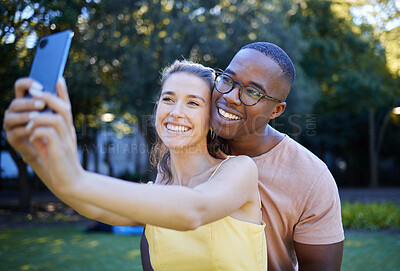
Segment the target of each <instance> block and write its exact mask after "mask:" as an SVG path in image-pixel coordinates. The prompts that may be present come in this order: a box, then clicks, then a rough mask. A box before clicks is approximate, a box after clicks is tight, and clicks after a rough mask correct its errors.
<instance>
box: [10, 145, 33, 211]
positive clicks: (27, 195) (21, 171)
mask: <svg viewBox="0 0 400 271" xmlns="http://www.w3.org/2000/svg"><path fill="white" fill-rule="evenodd" d="M8 151H9V152H10V154H11V157H12V158H13V160H14V162H15V164H16V165H17V168H18V188H19V209H20V210H21V211H23V212H29V211H30V209H31V199H32V188H33V186H32V184H30V183H29V180H28V170H27V165H26V163H25V162H24V161H23V160H22V158H21V157H20V156H19V155H18V154H17V153H16V152H15V150H14V149H12V148H11V147H10V148H8Z"/></svg>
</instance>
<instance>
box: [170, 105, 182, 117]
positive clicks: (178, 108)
mask: <svg viewBox="0 0 400 271" xmlns="http://www.w3.org/2000/svg"><path fill="white" fill-rule="evenodd" d="M169 115H170V116H171V117H173V118H174V119H179V118H183V117H184V116H185V114H184V112H183V110H182V108H181V106H180V105H176V106H175V107H174V108H173V110H171V112H170V113H169Z"/></svg>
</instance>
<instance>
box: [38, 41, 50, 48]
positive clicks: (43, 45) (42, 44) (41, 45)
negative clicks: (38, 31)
mask: <svg viewBox="0 0 400 271" xmlns="http://www.w3.org/2000/svg"><path fill="white" fill-rule="evenodd" d="M47 41H48V40H47V39H43V40H41V41H40V43H39V47H40V48H44V47H45V46H46V44H47Z"/></svg>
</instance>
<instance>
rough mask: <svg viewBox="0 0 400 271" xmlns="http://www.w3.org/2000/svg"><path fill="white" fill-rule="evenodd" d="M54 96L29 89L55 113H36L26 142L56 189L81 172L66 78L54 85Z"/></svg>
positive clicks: (71, 182)
mask: <svg viewBox="0 0 400 271" xmlns="http://www.w3.org/2000/svg"><path fill="white" fill-rule="evenodd" d="M56 90H57V96H55V95H52V94H50V93H46V92H41V91H37V90H35V89H30V90H29V93H30V95H31V96H32V97H33V98H34V99H35V100H37V101H43V102H44V103H45V104H46V105H47V107H48V108H49V109H51V110H52V111H53V112H54V113H50V112H45V113H40V114H37V115H35V116H34V117H33V118H32V119H31V120H30V121H29V123H28V124H27V125H26V130H27V131H28V133H30V136H29V142H31V143H32V146H33V148H34V150H35V151H36V153H37V154H38V157H39V159H40V161H41V163H42V164H43V166H44V167H45V168H46V170H47V172H48V174H49V176H50V178H51V180H52V182H53V186H54V188H56V189H60V190H65V189H68V187H69V185H73V181H74V180H77V179H79V178H78V175H79V174H81V173H83V169H82V167H81V165H80V162H79V158H78V152H77V143H76V132H75V128H74V125H73V119H72V112H71V103H70V101H69V97H68V91H67V87H66V84H65V80H64V79H63V78H62V79H60V80H59V81H58V83H57V85H56Z"/></svg>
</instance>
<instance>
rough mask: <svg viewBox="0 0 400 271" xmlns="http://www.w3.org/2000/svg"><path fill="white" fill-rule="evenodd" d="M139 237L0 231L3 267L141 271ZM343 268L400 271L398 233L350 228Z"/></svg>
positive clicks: (65, 230)
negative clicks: (351, 229) (352, 229)
mask: <svg viewBox="0 0 400 271" xmlns="http://www.w3.org/2000/svg"><path fill="white" fill-rule="evenodd" d="M139 242H140V236H123V235H114V234H111V233H85V232H84V227H82V226H56V227H35V228H15V229H3V230H0V270H5V271H8V270H13V271H14V270H42V271H46V270H68V271H74V270H82V271H83V270H85V271H90V270H96V271H97V270H100V271H102V270H120V271H123V270H142V269H141V261H140V251H139ZM344 245H345V247H344V256H343V264H342V270H344V271H347V270H350V271H351V270H357V271H358V270H363V271H364V270H385V271H387V270H400V256H399V255H400V233H399V232H384V231H380V232H371V231H346V240H345V242H344Z"/></svg>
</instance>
